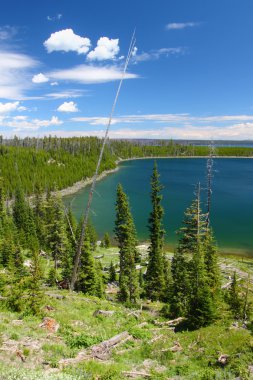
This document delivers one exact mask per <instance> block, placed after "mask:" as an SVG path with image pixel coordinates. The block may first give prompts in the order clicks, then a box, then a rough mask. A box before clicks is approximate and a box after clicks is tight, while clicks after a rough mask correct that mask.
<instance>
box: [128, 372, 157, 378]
mask: <svg viewBox="0 0 253 380" xmlns="http://www.w3.org/2000/svg"><path fill="white" fill-rule="evenodd" d="M122 375H124V376H126V377H132V378H133V379H134V378H136V377H140V376H141V377H151V374H150V373H148V372H144V371H123V372H122Z"/></svg>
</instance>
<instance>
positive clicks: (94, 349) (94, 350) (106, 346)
mask: <svg viewBox="0 0 253 380" xmlns="http://www.w3.org/2000/svg"><path fill="white" fill-rule="evenodd" d="M130 338H132V335H130V334H129V333H128V332H127V331H124V332H122V333H120V334H118V335H115V336H113V337H112V338H110V339H108V340H105V341H103V342H101V343H99V344H96V345H94V346H91V347H90V348H88V349H86V350H83V351H80V352H79V353H78V355H77V356H76V357H75V358H70V359H62V360H60V361H59V365H60V366H63V367H64V366H67V365H70V364H77V363H79V362H81V361H83V360H90V359H99V360H107V359H108V357H109V356H110V351H111V349H112V348H114V347H116V346H117V345H118V344H120V343H124V342H125V341H127V340H129V339H130Z"/></svg>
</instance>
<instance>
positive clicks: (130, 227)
mask: <svg viewBox="0 0 253 380" xmlns="http://www.w3.org/2000/svg"><path fill="white" fill-rule="evenodd" d="M114 231H115V235H116V239H117V241H118V247H119V254H120V275H119V295H118V297H119V300H121V301H123V302H133V303H134V302H136V301H137V299H138V298H139V284H138V276H137V271H136V268H135V257H136V244H137V240H136V230H135V225H134V221H133V217H132V215H131V212H130V207H129V203H128V200H127V197H126V194H125V193H124V191H123V188H122V186H121V185H118V187H117V199H116V220H115V229H114Z"/></svg>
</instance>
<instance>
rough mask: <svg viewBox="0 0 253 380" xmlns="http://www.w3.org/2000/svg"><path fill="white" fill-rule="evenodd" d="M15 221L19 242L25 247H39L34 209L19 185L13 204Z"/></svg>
mask: <svg viewBox="0 0 253 380" xmlns="http://www.w3.org/2000/svg"><path fill="white" fill-rule="evenodd" d="M13 221H14V224H15V226H16V228H17V231H18V237H19V242H20V244H21V245H22V247H24V248H32V249H38V245H39V244H38V239H37V235H36V228H35V221H34V216H33V212H32V209H31V207H30V205H29V204H28V202H27V201H26V200H25V197H24V193H23V190H22V189H21V187H20V186H19V187H17V189H16V193H15V202H14V206H13Z"/></svg>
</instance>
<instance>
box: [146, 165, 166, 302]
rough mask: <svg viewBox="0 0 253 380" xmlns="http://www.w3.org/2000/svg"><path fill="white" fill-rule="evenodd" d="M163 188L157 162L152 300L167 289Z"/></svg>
mask: <svg viewBox="0 0 253 380" xmlns="http://www.w3.org/2000/svg"><path fill="white" fill-rule="evenodd" d="M161 190H162V185H161V184H160V182H159V173H158V170H157V165H156V162H155V163H154V169H153V174H152V176H151V203H152V211H151V213H150V216H149V232H150V246H149V259H148V267H147V273H146V295H147V297H148V298H150V299H151V300H159V299H160V300H161V299H162V298H163V296H164V291H165V278H164V260H163V243H164V230H163V228H162V217H163V214H164V211H163V208H162V206H161V200H162V195H161V194H160V192H161Z"/></svg>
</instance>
